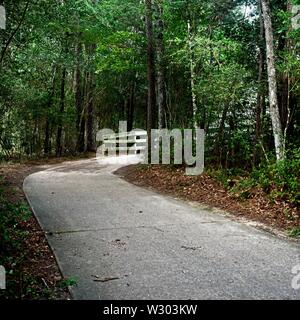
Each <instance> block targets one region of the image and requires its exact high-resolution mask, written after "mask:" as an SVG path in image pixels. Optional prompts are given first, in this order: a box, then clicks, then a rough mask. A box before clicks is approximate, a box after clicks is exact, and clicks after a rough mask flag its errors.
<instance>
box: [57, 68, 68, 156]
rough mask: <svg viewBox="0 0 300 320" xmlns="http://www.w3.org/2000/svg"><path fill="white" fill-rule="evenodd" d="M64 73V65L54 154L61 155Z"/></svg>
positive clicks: (65, 71)
mask: <svg viewBox="0 0 300 320" xmlns="http://www.w3.org/2000/svg"><path fill="white" fill-rule="evenodd" d="M66 75H67V69H66V67H65V66H64V67H63V69H62V76H61V85H60V109H59V124H58V127H57V136H56V156H57V157H61V155H62V141H61V140H62V131H63V122H62V116H63V114H64V111H65V94H66V93H65V86H66Z"/></svg>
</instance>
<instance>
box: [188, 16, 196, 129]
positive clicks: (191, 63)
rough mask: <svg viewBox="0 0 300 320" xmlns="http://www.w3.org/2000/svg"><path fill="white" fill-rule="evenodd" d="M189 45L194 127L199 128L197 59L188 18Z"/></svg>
mask: <svg viewBox="0 0 300 320" xmlns="http://www.w3.org/2000/svg"><path fill="white" fill-rule="evenodd" d="M187 28H188V46H189V59H190V84H191V96H192V109H193V128H195V129H197V128H198V123H197V111H198V108H197V96H196V89H195V78H196V73H195V61H194V49H193V33H192V27H191V20H188V23H187Z"/></svg>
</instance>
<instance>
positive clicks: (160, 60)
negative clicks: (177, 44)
mask: <svg viewBox="0 0 300 320" xmlns="http://www.w3.org/2000/svg"><path fill="white" fill-rule="evenodd" d="M156 4H157V29H158V35H157V50H156V52H157V65H158V68H157V92H158V95H157V101H158V127H159V129H162V128H165V127H166V119H165V114H166V104H167V96H166V85H165V83H166V75H165V64H164V54H165V48H164V22H163V5H162V1H161V0H156Z"/></svg>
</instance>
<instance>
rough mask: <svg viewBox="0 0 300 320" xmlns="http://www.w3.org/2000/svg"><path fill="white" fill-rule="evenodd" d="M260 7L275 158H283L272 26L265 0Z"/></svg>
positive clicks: (283, 150) (283, 149) (283, 148)
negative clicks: (263, 30)
mask: <svg viewBox="0 0 300 320" xmlns="http://www.w3.org/2000/svg"><path fill="white" fill-rule="evenodd" d="M261 7H262V15H263V19H264V26H265V38H266V50H267V66H268V81H269V104H270V115H271V120H272V127H273V135H274V142H275V150H276V157H277V160H283V159H284V158H285V146H284V139H283V131H282V125H281V121H280V113H279V104H278V96H277V78H276V67H275V53H274V36H273V27H272V20H271V12H270V7H269V4H268V2H267V0H261Z"/></svg>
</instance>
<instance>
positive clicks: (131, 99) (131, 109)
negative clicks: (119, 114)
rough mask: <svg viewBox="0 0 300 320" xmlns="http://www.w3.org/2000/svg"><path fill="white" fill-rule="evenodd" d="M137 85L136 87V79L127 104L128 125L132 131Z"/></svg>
mask: <svg viewBox="0 0 300 320" xmlns="http://www.w3.org/2000/svg"><path fill="white" fill-rule="evenodd" d="M135 87H136V82H135V80H134V81H133V82H132V84H131V88H130V97H129V102H128V105H127V126H128V131H131V130H132V129H133V119H134V109H135V108H134V95H135Z"/></svg>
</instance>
